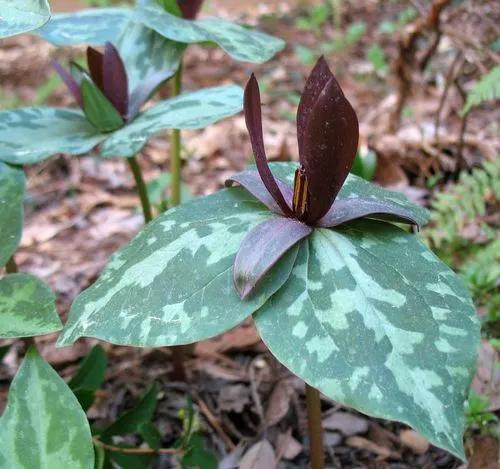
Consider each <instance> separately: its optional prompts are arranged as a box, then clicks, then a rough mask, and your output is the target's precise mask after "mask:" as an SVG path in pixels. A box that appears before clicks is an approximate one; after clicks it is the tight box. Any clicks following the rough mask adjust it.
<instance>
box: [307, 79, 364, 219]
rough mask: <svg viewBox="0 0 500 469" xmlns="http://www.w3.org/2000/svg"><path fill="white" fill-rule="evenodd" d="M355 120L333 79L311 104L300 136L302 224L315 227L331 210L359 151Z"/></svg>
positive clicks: (351, 109)
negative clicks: (303, 198) (303, 180)
mask: <svg viewBox="0 0 500 469" xmlns="http://www.w3.org/2000/svg"><path fill="white" fill-rule="evenodd" d="M358 137H359V127H358V118H357V117H356V113H355V112H354V109H353V108H352V106H351V104H350V103H349V101H348V100H347V99H346V98H345V96H344V93H342V89H341V88H340V85H339V84H338V83H337V80H336V79H335V77H334V76H333V75H332V77H331V78H330V80H329V81H328V83H327V84H326V86H325V87H324V88H323V90H322V91H321V93H320V94H319V96H318V98H317V99H316V102H315V103H314V105H313V107H312V109H311V111H310V115H309V118H308V120H307V125H306V128H305V130H304V133H303V150H302V154H301V155H300V163H301V169H302V170H303V174H304V175H305V177H306V178H307V204H306V205H307V206H306V214H305V217H304V218H303V221H305V222H307V223H314V222H315V221H316V220H318V219H320V218H321V217H322V216H323V215H325V213H326V212H328V209H329V208H330V207H331V206H332V204H333V201H334V200H335V197H336V196H337V194H338V192H339V190H340V188H341V187H342V185H343V183H344V181H345V179H346V177H347V175H348V174H349V171H350V169H351V167H352V164H353V161H354V157H355V156H356V149H357V147H358Z"/></svg>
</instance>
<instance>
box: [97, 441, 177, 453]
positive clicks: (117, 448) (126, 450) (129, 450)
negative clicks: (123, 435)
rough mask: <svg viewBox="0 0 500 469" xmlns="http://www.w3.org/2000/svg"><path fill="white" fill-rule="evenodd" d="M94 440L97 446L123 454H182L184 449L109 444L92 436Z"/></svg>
mask: <svg viewBox="0 0 500 469" xmlns="http://www.w3.org/2000/svg"><path fill="white" fill-rule="evenodd" d="M92 442H93V443H94V445H95V446H99V447H101V448H104V449H105V450H108V451H111V452H114V453H122V454H139V455H141V454H146V455H147V454H182V453H183V452H184V450H183V449H182V448H159V449H152V448H122V447H121V446H114V445H108V444H107V443H103V442H102V441H101V440H99V439H98V438H97V437H93V438H92Z"/></svg>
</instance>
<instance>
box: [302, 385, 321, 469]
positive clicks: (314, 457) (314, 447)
mask: <svg viewBox="0 0 500 469" xmlns="http://www.w3.org/2000/svg"><path fill="white" fill-rule="evenodd" d="M306 402H307V426H308V430H309V445H310V451H309V452H310V454H311V469H324V467H325V453H324V449H323V427H322V425H321V398H320V395H319V391H318V390H317V389H315V388H313V387H312V386H309V385H308V384H307V383H306Z"/></svg>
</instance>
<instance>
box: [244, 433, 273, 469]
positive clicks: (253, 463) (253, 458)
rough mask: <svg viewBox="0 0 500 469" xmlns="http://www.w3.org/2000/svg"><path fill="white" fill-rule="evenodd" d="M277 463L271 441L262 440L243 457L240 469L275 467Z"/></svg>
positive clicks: (267, 468)
mask: <svg viewBox="0 0 500 469" xmlns="http://www.w3.org/2000/svg"><path fill="white" fill-rule="evenodd" d="M275 465H276V458H275V455H274V449H273V447H272V446H271V443H269V441H267V440H261V441H259V442H258V443H255V444H254V445H253V446H252V447H251V448H250V449H249V450H248V451H247V452H246V453H245V455H244V456H243V458H241V461H240V465H239V469H273V468H274V467H275Z"/></svg>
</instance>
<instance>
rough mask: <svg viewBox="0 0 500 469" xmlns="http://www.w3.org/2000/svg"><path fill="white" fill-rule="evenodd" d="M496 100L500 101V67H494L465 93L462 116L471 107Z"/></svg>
mask: <svg viewBox="0 0 500 469" xmlns="http://www.w3.org/2000/svg"><path fill="white" fill-rule="evenodd" d="M496 99H500V65H496V66H495V67H493V68H492V69H491V70H490V71H489V72H488V73H486V74H485V75H483V76H482V77H481V78H480V79H479V81H478V82H477V83H476V84H475V85H474V87H473V88H472V89H471V90H470V91H469V93H467V99H466V101H465V105H464V107H463V109H462V114H467V113H468V112H469V111H470V110H471V109H472V108H473V107H476V106H479V105H480V104H482V103H484V102H485V101H494V100H496Z"/></svg>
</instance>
